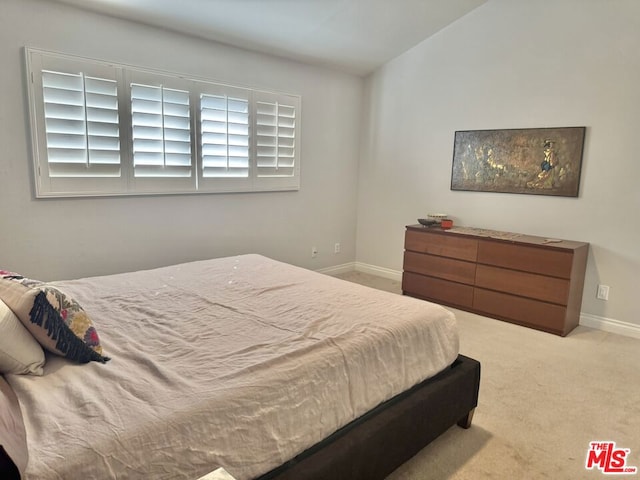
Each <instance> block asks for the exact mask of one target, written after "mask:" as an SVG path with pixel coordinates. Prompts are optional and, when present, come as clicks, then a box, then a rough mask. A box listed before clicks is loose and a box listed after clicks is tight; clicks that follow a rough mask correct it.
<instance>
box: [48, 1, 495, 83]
mask: <svg viewBox="0 0 640 480" xmlns="http://www.w3.org/2000/svg"><path fill="white" fill-rule="evenodd" d="M54 1H58V2H60V3H66V4H69V5H73V6H76V7H81V8H83V9H86V10H91V11H95V12H99V13H103V14H107V15H111V16H114V17H119V18H125V19H129V20H133V21H137V22H141V23H145V24H149V25H154V26H158V27H162V28H166V29H169V30H173V31H177V32H180V33H186V34H189V35H193V36H196V37H200V38H204V39H208V40H213V41H216V42H221V43H225V44H228V45H233V46H236V47H241V48H245V49H249V50H254V51H259V52H263V53H269V54H273V55H278V56H282V57H285V58H290V59H293V60H297V61H302V62H307V63H312V64H319V65H324V66H329V67H332V68H337V69H340V70H343V71H346V72H348V73H352V74H356V75H362V76H364V75H367V74H369V73H371V72H373V71H374V70H376V69H377V68H378V67H380V66H381V65H383V64H384V63H386V62H387V61H389V60H391V59H392V58H394V57H396V56H398V55H400V54H401V53H403V52H405V51H406V50H408V49H410V48H411V47H413V46H414V45H417V44H418V43H420V42H421V41H422V40H424V39H426V38H428V37H430V36H432V35H434V34H435V33H437V32H438V31H440V30H441V29H443V28H444V27H446V26H447V25H449V24H451V23H452V22H454V21H456V20H457V19H458V18H460V17H462V16H463V15H465V14H467V13H468V12H470V11H471V10H473V9H474V8H477V7H478V6H480V5H482V4H483V3H486V1H487V0H54Z"/></svg>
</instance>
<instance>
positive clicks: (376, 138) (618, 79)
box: [357, 0, 640, 326]
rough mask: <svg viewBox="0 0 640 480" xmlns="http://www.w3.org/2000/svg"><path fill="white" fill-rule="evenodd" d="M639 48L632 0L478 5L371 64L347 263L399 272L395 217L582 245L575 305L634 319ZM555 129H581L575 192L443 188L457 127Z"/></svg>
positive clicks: (637, 315) (400, 229)
mask: <svg viewBox="0 0 640 480" xmlns="http://www.w3.org/2000/svg"><path fill="white" fill-rule="evenodd" d="M639 46H640V2H637V1H636V0H555V1H553V2H552V1H548V2H536V1H531V0H490V1H489V2H488V3H487V4H485V5H483V6H481V7H479V8H478V9H476V10H474V11H473V12H471V13H470V14H468V15H467V16H465V17H463V18H462V19H461V20H459V21H457V22H455V23H454V24H452V25H450V26H449V27H447V28H446V29H444V30H443V31H441V32H440V33H438V34H437V35H435V36H434V37H432V38H431V39H428V40H426V41H424V42H423V43H421V44H420V45H418V46H416V47H415V48H413V49H412V50H410V51H408V52H407V53H406V54H404V55H402V56H400V57H398V58H396V59H394V60H393V61H391V62H390V63H388V64H387V65H386V66H385V67H384V68H382V69H381V70H379V71H378V72H376V73H375V74H374V75H373V76H372V77H370V78H369V79H368V82H367V86H366V90H367V93H366V95H367V97H368V98H367V99H366V100H365V108H366V109H367V112H366V114H365V118H366V131H365V133H364V135H363V137H362V152H361V162H360V176H359V180H360V184H359V195H358V233H357V238H358V243H357V260H358V262H362V263H364V264H373V265H377V266H380V267H384V268H388V269H391V270H401V269H402V253H403V235H404V226H405V225H407V224H413V223H416V219H417V218H418V217H421V216H424V215H426V214H427V213H428V212H439V211H444V212H447V213H449V214H450V215H451V216H452V217H453V218H454V220H455V222H456V223H457V224H458V225H465V226H475V227H482V228H492V229H499V230H506V231H512V232H520V233H527V234H533V235H540V236H544V237H559V238H565V239H571V240H580V241H586V242H590V244H591V249H590V254H589V260H588V267H587V279H586V284H585V291H584V297H583V304H582V311H583V314H587V315H591V316H594V317H596V318H598V319H612V320H617V321H620V322H626V323H628V324H633V325H636V326H640V306H639V305H640V303H639V302H638V293H640V289H639V286H638V285H639V284H638V279H639V278H640V277H639V275H640V274H639V273H638V272H640V186H639V184H638V182H639V181H640V160H639V155H638V142H637V140H638V138H639V135H640V114H639V113H638V112H639V111H640V87H639V86H640V48H639ZM559 126H586V127H587V135H586V141H585V151H584V160H583V169H582V179H581V185H580V195H579V197H578V198H566V197H548V196H537V195H510V194H496V193H478V192H459V191H455V192H454V191H451V190H450V188H449V186H450V176H451V159H452V150H453V137H454V132H455V131H456V130H473V129H493V128H528V127H559ZM599 283H603V284H606V285H609V286H610V287H611V291H610V296H609V301H607V302H605V301H602V300H597V299H596V298H595V293H596V288H597V284H599Z"/></svg>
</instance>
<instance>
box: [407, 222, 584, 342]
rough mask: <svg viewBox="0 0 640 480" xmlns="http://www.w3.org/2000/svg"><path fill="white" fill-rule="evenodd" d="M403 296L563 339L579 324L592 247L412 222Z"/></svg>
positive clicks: (503, 233) (408, 232)
mask: <svg viewBox="0 0 640 480" xmlns="http://www.w3.org/2000/svg"><path fill="white" fill-rule="evenodd" d="M404 248H405V252H404V266H403V270H404V273H403V275H402V291H403V293H404V294H405V295H411V296H413V297H418V298H422V299H425V300H430V301H433V302H436V303H441V304H444V305H449V306H452V307H456V308H460V309H462V310H468V311H471V312H475V313H479V314H481V315H486V316H488V317H493V318H497V319H500V320H506V321H508V322H512V323H517V324H520V325H524V326H527V327H532V328H536V329H538V330H544V331H546V332H550V333H554V334H557V335H562V336H565V335H566V334H567V333H569V332H570V331H571V330H573V329H574V328H575V327H576V326H577V325H578V322H579V320H580V307H581V304H582V290H583V286H584V276H585V270H586V264H587V253H588V250H589V244H588V243H583V242H574V241H568V240H562V241H550V240H549V239H545V238H541V237H534V236H529V235H519V234H513V233H506V232H497V231H490V230H482V229H474V228H460V227H457V228H453V229H451V230H442V229H440V228H439V227H435V228H434V227H429V228H428V227H423V226H422V225H411V226H408V227H407V229H406V234H405V243H404Z"/></svg>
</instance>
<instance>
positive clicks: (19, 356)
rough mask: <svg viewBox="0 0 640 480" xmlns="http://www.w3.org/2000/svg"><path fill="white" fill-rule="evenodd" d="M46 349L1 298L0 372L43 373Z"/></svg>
mask: <svg viewBox="0 0 640 480" xmlns="http://www.w3.org/2000/svg"><path fill="white" fill-rule="evenodd" d="M43 366H44V351H43V350H42V347H41V346H40V344H39V343H38V342H37V341H36V339H35V338H33V336H32V335H31V334H30V333H29V330H27V329H26V328H25V326H24V325H22V323H21V322H20V320H18V317H16V316H15V315H14V313H13V312H12V311H11V309H9V307H7V305H6V304H5V303H4V302H3V301H2V300H0V373H15V374H30V375H42V373H43V370H42V367H43Z"/></svg>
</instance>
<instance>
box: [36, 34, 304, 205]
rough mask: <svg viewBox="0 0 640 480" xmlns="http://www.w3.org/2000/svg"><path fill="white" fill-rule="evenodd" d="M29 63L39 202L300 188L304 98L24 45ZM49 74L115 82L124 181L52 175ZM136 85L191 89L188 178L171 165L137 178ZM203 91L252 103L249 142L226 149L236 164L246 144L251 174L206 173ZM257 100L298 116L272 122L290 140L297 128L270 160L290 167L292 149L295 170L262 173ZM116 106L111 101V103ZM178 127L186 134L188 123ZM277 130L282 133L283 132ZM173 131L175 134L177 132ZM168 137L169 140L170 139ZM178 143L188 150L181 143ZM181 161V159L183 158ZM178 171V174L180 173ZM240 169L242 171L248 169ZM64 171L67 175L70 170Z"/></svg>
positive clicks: (280, 140) (239, 140) (121, 178)
mask: <svg viewBox="0 0 640 480" xmlns="http://www.w3.org/2000/svg"><path fill="white" fill-rule="evenodd" d="M25 61H26V67H27V93H28V99H29V119H30V125H31V143H32V153H33V165H34V182H35V194H36V197H37V198H47V197H77V196H112V195H148V194H194V193H225V192H269V191H291V190H299V188H300V138H301V137H300V134H301V125H300V118H301V102H302V101H301V97H300V96H299V95H292V94H285V93H278V92H273V91H267V90H257V89H253V88H246V87H242V86H231V85H226V84H223V83H218V82H215V81H211V80H207V79H198V78H193V77H189V76H186V75H180V74H174V73H170V72H163V71H154V70H148V69H142V68H139V67H132V66H128V65H122V64H115V63H110V62H104V61H100V60H94V59H88V58H83V57H77V56H73V55H66V54H60V53H52V52H48V51H45V50H40V49H35V48H29V47H25ZM43 70H45V71H51V72H56V73H61V74H78V73H79V72H81V73H82V74H84V75H86V76H91V77H95V78H98V79H107V80H113V81H115V82H116V85H117V93H118V96H117V99H118V120H119V139H120V142H119V144H120V162H121V163H120V175H119V176H111V177H101V176H90V175H92V174H87V176H68V177H66V176H59V175H60V174H58V176H54V175H51V174H50V168H49V160H48V150H47V148H48V145H47V125H46V123H45V115H44V112H45V105H44V94H43V88H42V72H43ZM105 83H107V82H105ZM132 84H137V85H144V86H152V87H163V88H165V89H170V90H179V91H185V92H189V136H190V147H191V148H190V156H191V168H190V176H188V177H184V176H182V177H180V176H172V174H171V169H170V168H167V169H166V172H164V171H162V172H161V173H159V174H158V175H157V176H147V177H141V176H139V175H138V176H136V172H135V169H134V155H133V143H134V141H133V137H134V133H133V127H132V125H133V122H132V98H131V85H132ZM203 94H204V95H215V96H223V97H229V98H231V99H236V98H238V99H243V100H244V99H246V101H247V106H248V111H247V115H248V126H247V130H248V139H243V138H242V134H240V135H239V136H238V135H236V136H235V137H234V136H233V135H229V136H228V137H227V138H234V140H233V141H236V142H237V143H239V145H241V146H240V147H238V148H233V147H228V148H227V150H228V151H229V155H230V157H229V158H230V161H232V160H233V159H232V158H231V157H232V156H233V155H241V156H243V155H244V151H243V148H244V147H243V145H244V144H247V148H248V171H247V175H246V176H244V177H237V176H236V177H233V176H218V177H211V176H210V175H211V173H210V172H212V171H213V170H209V172H208V174H207V175H205V174H204V173H203V172H204V170H203V151H202V143H201V142H202V134H203V132H202V124H201V121H202V118H201V105H200V98H201V95H203ZM109 98H112V97H109ZM258 102H267V103H270V104H274V105H276V104H277V105H284V106H285V107H286V108H289V107H290V110H288V112H289V113H290V112H293V114H292V115H288V116H287V118H284V119H280V120H278V119H277V118H274V119H273V121H274V122H278V121H280V123H281V124H285V123H286V124H287V125H290V124H292V125H293V131H294V132H295V133H294V136H293V138H290V131H291V129H287V128H286V127H283V128H281V129H280V130H281V134H280V137H277V138H276V137H274V140H273V142H274V143H279V144H280V145H284V147H281V151H282V152H283V157H284V156H285V155H286V158H283V159H281V160H279V159H278V160H276V161H275V162H272V163H273V164H274V165H278V164H280V165H282V164H283V162H284V164H287V165H290V163H291V158H290V157H291V152H293V158H292V160H293V165H292V167H291V168H284V169H275V168H274V169H267V170H269V171H268V172H267V173H268V175H265V174H264V172H265V169H264V168H261V169H259V168H258V164H259V162H260V161H261V160H260V159H259V158H258V156H259V155H258V150H259V148H260V146H259V143H260V142H259V141H258V140H257V137H258V135H257V133H258V131H259V129H260V128H262V127H260V126H259V125H258V124H257V122H258V113H257V105H258ZM112 104H113V102H112V103H111V105H112ZM180 108H182V107H180ZM286 108H285V109H286ZM163 114H164V110H163ZM227 115H229V113H227ZM231 115H233V114H231ZM242 115H244V114H241V115H240V120H239V121H240V122H243V121H244V119H243V118H242ZM292 117H293V118H292ZM163 118H164V117H163ZM269 121H271V120H269ZM230 123H233V122H230ZM163 126H164V123H163ZM178 128H179V129H182V126H180V127H178ZM274 131H277V129H276V130H274ZM180 132H182V133H180ZM173 133H175V129H174V132H173ZM178 133H179V135H180V139H181V140H180V141H182V139H183V138H184V131H183V130H179V131H178ZM285 137H287V138H285ZM162 140H163V142H164V140H165V139H164V136H163V137H162ZM290 145H292V147H291V148H289V146H290ZM178 146H179V147H180V148H182V146H180V145H178ZM183 146H184V145H183ZM275 151H276V152H277V151H278V150H277V149H276V150H275ZM180 160H182V158H181V159H180ZM236 163H237V162H236ZM72 167H73V168H75V165H72ZM150 168H151V167H150ZM176 170H178V169H177V168H176ZM87 171H91V172H93V171H100V169H96V168H93V169H91V168H88V169H87ZM159 171H160V170H159ZM182 171H183V172H184V171H186V169H182ZM238 171H242V173H244V170H238ZM261 172H262V173H261ZM64 173H65V174H66V171H65V172H64ZM111 174H112V175H113V168H112V169H111Z"/></svg>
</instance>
